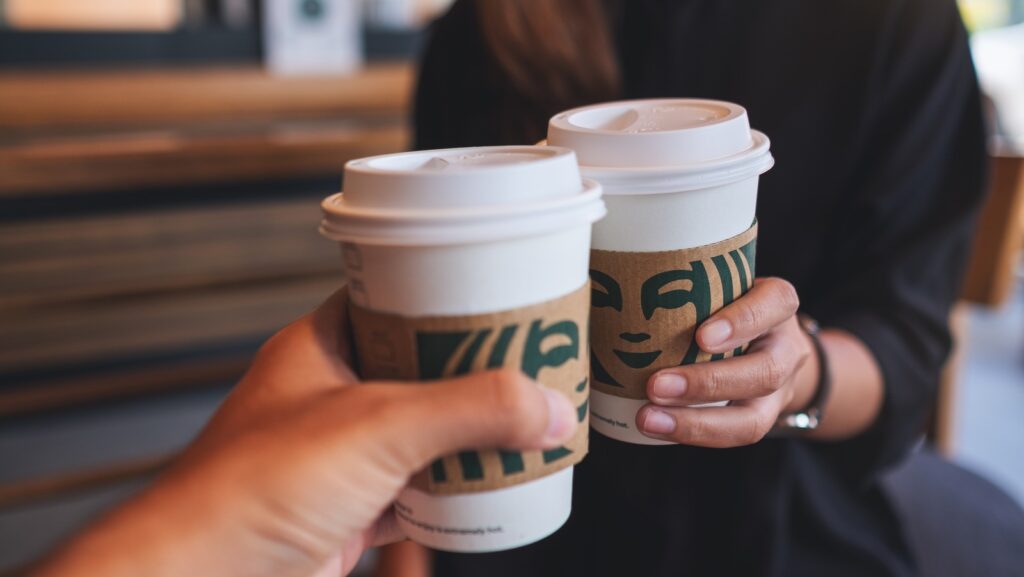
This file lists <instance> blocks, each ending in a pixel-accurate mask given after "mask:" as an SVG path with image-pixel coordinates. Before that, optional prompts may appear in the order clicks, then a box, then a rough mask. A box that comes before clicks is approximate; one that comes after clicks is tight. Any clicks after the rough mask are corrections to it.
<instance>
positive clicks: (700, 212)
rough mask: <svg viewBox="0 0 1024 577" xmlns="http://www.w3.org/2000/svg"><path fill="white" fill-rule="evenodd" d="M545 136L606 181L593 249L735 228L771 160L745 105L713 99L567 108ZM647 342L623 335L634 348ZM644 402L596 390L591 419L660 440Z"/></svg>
mask: <svg viewBox="0 0 1024 577" xmlns="http://www.w3.org/2000/svg"><path fill="white" fill-rule="evenodd" d="M547 144H549V145H552V146H558V147H566V148H571V149H573V150H575V151H576V154H577V157H578V158H579V162H580V169H581V172H582V173H583V176H584V177H586V178H592V179H594V180H596V181H598V182H600V183H601V184H602V186H603V187H604V192H605V203H606V205H607V207H608V216H607V217H606V218H605V219H603V220H602V221H601V222H600V223H598V224H596V225H595V226H594V235H593V248H594V249H595V250H603V251H618V252H629V253H655V252H662V251H675V250H679V249H688V248H694V247H702V246H705V245H710V244H713V243H718V242H721V241H724V240H726V239H730V238H733V237H736V236H737V235H740V234H741V233H743V232H744V231H747V230H748V229H749V228H750V227H751V225H752V223H753V222H754V217H755V214H754V213H755V209H756V206H757V184H758V177H759V176H760V175H761V174H762V173H764V172H766V171H767V170H768V169H770V168H771V167H772V165H773V162H774V161H773V159H772V156H771V154H770V153H769V141H768V138H767V137H766V136H765V135H764V134H762V133H760V132H758V131H756V130H751V129H750V124H749V120H748V118H747V112H746V110H745V109H744V108H743V107H741V106H739V105H736V104H732V103H729V102H720V101H713V100H692V99H662V100H633V101H622V102H612V103H607V104H598V105H594V106H587V107H583V108H577V109H574V110H569V111H566V112H562V113H560V114H557V115H555V116H554V117H553V118H552V119H551V121H550V123H549V126H548V139H547ZM752 265H753V263H750V266H751V267H752ZM629 304H630V303H626V305H627V306H629ZM632 304H634V305H635V306H640V305H639V303H632ZM592 323H594V321H593V320H592ZM591 328H592V331H593V330H596V328H597V327H596V326H592V327H591ZM638 330H642V329H638ZM624 334H625V333H624ZM645 346H649V345H645V344H643V343H640V344H638V343H631V342H622V343H621V348H622V349H623V350H625V351H628V352H630V353H635V352H637V351H641V350H643V348H644V347H645ZM594 355H595V359H597V361H598V362H600V363H617V362H619V361H618V360H617V359H616V358H615V355H608V354H605V353H604V352H603V351H600V350H596V347H595V350H594ZM608 357H610V358H608ZM594 378H595V384H597V381H596V379H597V376H596V375H595V377H594ZM647 403H648V401H647V400H646V399H636V398H625V397H621V396H615V395H611V394H607V393H604V392H602V391H599V390H596V389H593V388H592V390H591V416H592V417H593V418H592V419H591V426H592V427H593V428H594V429H596V430H597V431H598V432H600V433H602V434H604V435H606V436H609V437H612V438H614V439H618V440H621V441H626V442H630V443H637V444H646V445H658V444H666V443H665V442H663V441H660V440H656V439H652V438H650V437H647V436H645V435H643V434H642V433H641V432H640V431H639V430H638V429H637V426H636V414H637V412H638V411H639V409H640V408H641V407H643V406H644V405H646V404H647Z"/></svg>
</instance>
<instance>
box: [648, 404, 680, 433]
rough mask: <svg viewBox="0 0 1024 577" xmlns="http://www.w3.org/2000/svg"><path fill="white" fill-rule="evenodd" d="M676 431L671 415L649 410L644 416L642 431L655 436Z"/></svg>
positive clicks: (674, 421)
mask: <svg viewBox="0 0 1024 577" xmlns="http://www.w3.org/2000/svg"><path fill="white" fill-rule="evenodd" d="M675 430H676V420H675V419H674V418H672V415H670V414H668V413H663V412H661V411H658V410H654V409H651V410H649V411H647V414H646V415H645V416H644V431H645V432H648V433H653V434H656V435H667V434H669V433H671V432H672V431H675Z"/></svg>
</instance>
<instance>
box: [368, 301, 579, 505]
mask: <svg viewBox="0 0 1024 577" xmlns="http://www.w3.org/2000/svg"><path fill="white" fill-rule="evenodd" d="M589 312H590V287H589V285H584V286H582V287H581V288H579V289H577V290H576V291H573V292H572V293H570V294H568V295H566V296H563V297H561V298H558V299H555V300H551V301H547V302H543V303H540V304H536V305H532V306H527V307H522V308H518V309H514V310H509V311H502V312H496V313H490V314H480V315H469V316H423V317H407V316H400V315H396V314H388V313H380V312H375V311H372V310H370V309H367V308H363V307H360V306H358V305H355V304H350V315H351V319H352V326H353V333H354V340H355V350H356V361H357V363H358V367H359V373H360V376H361V377H363V378H364V379H391V380H394V379H397V380H411V381H412V380H414V381H432V380H436V379H443V378H447V377H455V376H458V375H464V374H468V373H474V372H480V371H486V370H489V369H496V368H502V367H512V368H516V369H519V370H521V371H522V372H523V373H524V374H525V375H526V376H528V377H530V378H532V379H535V380H537V381H538V382H540V383H541V384H542V385H543V386H546V387H550V388H553V389H556V390H558V391H560V392H562V393H563V394H565V395H566V396H567V397H568V398H569V399H570V400H571V401H572V402H573V403H574V404H575V405H576V407H577V415H578V418H579V420H580V422H581V423H582V425H581V426H580V427H579V428H578V429H577V432H576V435H575V436H574V437H573V438H572V439H570V440H569V441H568V442H567V443H565V444H564V445H563V446H561V447H557V448H554V449H549V450H546V451H464V452H461V453H458V454H455V455H448V456H446V457H444V458H442V459H439V460H437V461H435V462H434V463H432V464H431V465H430V466H429V467H427V469H425V470H424V471H422V472H420V473H419V474H417V475H416V476H415V477H414V478H413V481H412V485H413V486H414V487H416V488H418V489H420V490H422V491H426V492H428V493H431V494H440V495H452V494H462V493H471V492H477V491H488V490H493V489H500V488H503V487H508V486H511V485H516V484H520V483H524V482H526V481H530V480H533V479H537V478H540V477H544V476H546V475H550V474H552V473H554V472H556V471H559V470H562V469H564V468H566V467H569V466H572V465H575V464H576V463H578V462H579V461H580V460H582V459H583V457H584V455H586V453H587V431H588V427H587V423H588V410H587V409H588V398H589V393H590V391H589V378H588V376H589V370H588V364H589V351H588V344H587V334H588V315H589Z"/></svg>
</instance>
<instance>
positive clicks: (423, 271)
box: [321, 146, 605, 552]
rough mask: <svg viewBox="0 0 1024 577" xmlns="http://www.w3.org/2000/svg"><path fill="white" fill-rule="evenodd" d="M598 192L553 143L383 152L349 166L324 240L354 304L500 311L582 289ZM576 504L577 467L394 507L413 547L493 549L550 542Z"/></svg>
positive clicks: (399, 311) (432, 311)
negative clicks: (334, 250) (338, 259)
mask: <svg viewBox="0 0 1024 577" xmlns="http://www.w3.org/2000/svg"><path fill="white" fill-rule="evenodd" d="M600 196H601V188H600V185H598V184H597V183H595V182H592V181H583V180H582V179H581V177H580V174H579V169H578V166H577V164H576V157H575V155H574V153H573V152H572V151H570V150H566V149H560V148H556V147H533V146H508V147H487V148H473V149H457V150H441V151H427V152H411V153H404V154H395V155H386V156H378V157H373V158H366V159H360V160H355V161H351V162H349V163H348V164H347V165H346V167H345V192H344V193H340V194H337V195H334V196H331V197H328V198H327V199H326V200H325V201H324V203H323V210H324V220H323V223H322V225H321V231H322V233H323V234H324V235H325V236H327V237H329V238H331V239H333V240H337V241H339V242H340V243H341V247H342V259H343V267H344V269H345V273H346V275H347V279H348V286H349V291H350V295H351V298H352V301H353V303H354V304H355V305H358V306H361V307H365V308H366V309H371V310H373V311H379V312H381V313H391V314H394V315H403V316H407V317H423V316H459V315H481V314H487V313H498V312H500V311H509V310H511V309H518V308H522V307H528V306H531V305H537V304H538V303H545V302H548V301H552V300H554V299H558V298H560V297H564V296H565V295H569V294H571V293H574V291H579V290H580V289H581V287H584V286H585V285H586V283H587V282H588V270H587V262H588V255H589V250H590V238H591V225H592V223H593V222H594V221H596V220H598V219H600V218H601V217H603V216H604V214H605V208H604V204H603V202H602V201H601V198H600ZM584 341H585V339H584ZM584 346H585V342H584ZM584 364H585V362H584ZM571 499H572V467H568V468H565V469H562V470H560V471H559V472H557V473H555V474H552V475H549V476H546V477H541V478H539V479H536V480H532V481H527V482H524V483H521V484H516V485H512V486H508V487H503V488H500V489H496V490H490V491H483V492H472V493H463V494H455V495H437V494H432V493H427V492H424V491H422V490H419V489H415V488H408V489H406V490H405V491H404V492H403V493H402V494H401V495H400V496H399V498H398V501H397V503H396V512H397V513H398V517H399V523H400V524H401V526H402V528H403V530H404V531H405V532H406V534H407V535H408V536H409V537H410V538H412V539H413V540H414V541H417V542H419V543H422V544H424V545H427V546H429V547H433V548H436V549H442V550H448V551H462V552H483V551H496V550H502V549H509V548H513V547H518V546H521V545H526V544H528V543H531V542H534V541H537V540H539V539H541V538H543V537H546V536H547V535H550V534H551V533H552V532H554V531H555V530H557V529H558V528H559V527H560V526H561V525H562V524H563V523H564V522H565V520H566V519H567V518H568V516H569V511H570V508H571Z"/></svg>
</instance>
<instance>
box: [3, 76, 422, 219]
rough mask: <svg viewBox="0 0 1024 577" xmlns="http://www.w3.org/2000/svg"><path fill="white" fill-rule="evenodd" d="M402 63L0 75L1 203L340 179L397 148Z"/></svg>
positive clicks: (405, 81)
mask: <svg viewBox="0 0 1024 577" xmlns="http://www.w3.org/2000/svg"><path fill="white" fill-rule="evenodd" d="M411 91H412V72H411V70H410V69H409V67H408V66H404V65H385V66H377V67H370V68H367V69H366V70H364V71H362V72H359V73H356V74H353V75H350V76H343V77H300V78H279V77H273V76H269V75H267V74H265V73H264V72H262V71H261V70H259V69H255V68H254V69H245V70H239V69H219V70H192V71H161V72H139V71H135V72H73V73H18V74H14V73H0V199H4V198H18V197H25V196H33V195H39V194H49V195H52V194H68V193H79V192H89V191H96V190H104V191H112V190H125V189H132V188H140V187H143V188H144V187H156V186H168V185H190V184H199V183H216V182H228V181H236V182H237V181H244V180H260V179H269V178H274V179H279V178H292V177H305V176H310V175H316V176H322V175H338V176H339V178H340V176H341V173H342V168H343V166H344V163H345V161H347V160H350V159H352V158H357V157H361V156H370V155H375V154H384V153H389V152H396V151H399V150H402V149H404V148H405V147H406V146H407V145H408V142H409V131H408V128H407V116H408V113H407V109H408V105H409V99H410V93H411Z"/></svg>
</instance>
